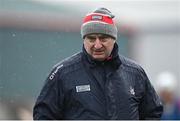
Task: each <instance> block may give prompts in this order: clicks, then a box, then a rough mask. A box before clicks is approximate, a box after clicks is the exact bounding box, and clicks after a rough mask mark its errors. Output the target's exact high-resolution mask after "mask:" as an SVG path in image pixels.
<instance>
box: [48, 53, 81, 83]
mask: <svg viewBox="0 0 180 121" xmlns="http://www.w3.org/2000/svg"><path fill="white" fill-rule="evenodd" d="M81 56H82V53H81V52H79V53H76V54H74V55H72V56H70V57H68V58H65V59H64V60H62V61H60V62H58V63H57V64H56V65H55V66H53V69H52V72H51V74H50V76H49V79H50V80H52V79H54V77H57V76H60V75H61V74H67V73H70V72H74V71H76V70H77V69H79V68H80V67H81V66H80V64H81V62H80V61H81Z"/></svg>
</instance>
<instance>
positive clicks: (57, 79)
mask: <svg viewBox="0 0 180 121" xmlns="http://www.w3.org/2000/svg"><path fill="white" fill-rule="evenodd" d="M162 111H163V107H162V104H161V102H160V99H159V97H158V95H157V94H156V92H155V90H154V88H153V87H152V85H151V83H150V81H149V79H148V77H147V75H146V74H145V72H144V70H143V69H142V68H141V67H140V66H139V65H137V64H135V63H134V62H132V61H131V60H129V59H127V58H125V57H122V56H119V55H118V46H117V44H115V46H114V49H113V51H112V58H111V59H109V60H106V61H104V62H98V61H95V60H93V59H92V58H91V57H90V56H89V55H88V54H87V52H86V51H85V49H84V48H83V52H80V53H78V54H75V55H73V56H72V57H70V58H67V59H65V60H64V61H62V62H60V63H59V64H58V65H57V66H55V68H54V69H53V71H52V72H51V74H50V75H49V77H48V78H47V81H46V83H45V85H44V87H43V89H42V91H41V93H40V95H39V97H38V99H37V102H36V104H35V106H34V111H33V118H34V120H43V119H64V120H65V119H76V120H78V119H88V120H92V119H97V120H101V119H104V120H105V119H109V120H111V119H112V120H116V119H118V120H120V119H128V120H130V119H160V117H161V114H162Z"/></svg>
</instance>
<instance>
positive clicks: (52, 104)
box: [33, 68, 64, 120]
mask: <svg viewBox="0 0 180 121" xmlns="http://www.w3.org/2000/svg"><path fill="white" fill-rule="evenodd" d="M61 82H62V81H61V80H60V79H59V75H58V68H55V69H53V71H52V72H51V73H50V75H49V77H48V78H47V80H46V82H45V85H44V87H43V88H42V90H41V92H40V95H39V96H38V98H37V101H36V104H35V106H34V108H33V119H34V120H55V119H56V120H57V119H62V118H63V114H62V112H63V111H62V110H63V109H62V105H63V97H64V95H63V89H62V88H61V85H62V84H61Z"/></svg>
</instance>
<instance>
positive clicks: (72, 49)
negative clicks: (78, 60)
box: [0, 0, 180, 120]
mask: <svg viewBox="0 0 180 121" xmlns="http://www.w3.org/2000/svg"><path fill="white" fill-rule="evenodd" d="M98 7H107V8H108V9H110V11H111V12H112V13H114V14H115V16H116V17H115V22H116V25H117V26H118V31H119V35H118V40H117V43H118V44H119V53H120V54H122V55H124V56H127V57H129V58H131V59H133V60H135V61H137V62H138V63H139V64H140V65H141V66H142V67H143V68H144V69H145V71H146V72H147V75H148V77H149V79H150V80H151V82H152V84H153V85H154V86H155V89H156V90H157V91H158V93H159V94H160V95H161V98H162V99H163V100H164V101H163V102H164V104H168V105H167V106H166V107H167V108H165V109H167V111H166V113H167V114H168V113H172V112H173V111H172V108H169V107H170V106H171V107H172V105H171V104H170V102H173V103H174V102H178V101H176V99H178V98H179V97H180V90H179V88H180V1H178V0H157V1H155V0H148V1H146V0H134V1H130V0H120V1H116V0H111V1H108V0H0V119H17V120H18V119H28V120H29V119H32V108H33V105H34V103H35V101H36V98H37V96H38V95H39V93H40V90H41V88H42V86H43V84H44V81H45V79H46V78H47V76H48V74H49V73H50V71H51V69H52V67H53V66H54V65H55V64H56V63H58V62H59V61H60V60H62V59H64V58H66V57H68V56H70V55H72V54H74V53H76V52H78V51H81V48H82V39H81V36H80V26H81V24H82V19H83V17H84V16H85V15H86V14H87V13H88V12H91V11H93V10H94V9H95V8H98ZM159 85H161V86H159ZM163 89H165V90H166V91H168V92H167V93H168V94H170V95H171V96H169V97H168V96H167V95H168V94H167V93H165V91H163V94H162V90H163ZM172 93H173V94H172ZM164 96H165V97H168V99H167V100H171V101H169V102H168V103H166V100H165V99H164ZM170 98H171V99H170ZM175 104H176V103H175ZM177 104H179V108H180V102H179V103H177ZM175 107H177V106H175ZM173 116H175V115H173ZM173 116H172V117H171V119H175V118H174V117H173Z"/></svg>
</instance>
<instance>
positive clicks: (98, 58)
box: [93, 55, 105, 61]
mask: <svg viewBox="0 0 180 121" xmlns="http://www.w3.org/2000/svg"><path fill="white" fill-rule="evenodd" d="M93 58H94V59H95V60H98V61H104V60H105V57H104V56H101V55H94V56H93Z"/></svg>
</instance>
